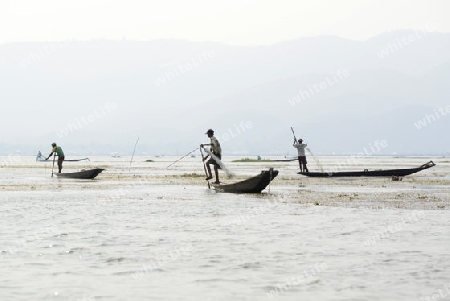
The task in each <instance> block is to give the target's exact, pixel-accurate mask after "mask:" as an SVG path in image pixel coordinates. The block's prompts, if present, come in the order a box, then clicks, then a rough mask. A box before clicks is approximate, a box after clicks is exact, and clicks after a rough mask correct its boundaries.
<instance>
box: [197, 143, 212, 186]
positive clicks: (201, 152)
mask: <svg viewBox="0 0 450 301" xmlns="http://www.w3.org/2000/svg"><path fill="white" fill-rule="evenodd" d="M200 154H201V155H202V162H203V169H204V170H205V175H206V178H209V175H208V171H207V170H206V165H205V156H204V155H203V151H202V148H201V147H200ZM207 181H208V189H211V185H210V184H209V180H207Z"/></svg>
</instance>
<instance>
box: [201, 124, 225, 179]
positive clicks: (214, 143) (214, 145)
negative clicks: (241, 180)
mask: <svg viewBox="0 0 450 301" xmlns="http://www.w3.org/2000/svg"><path fill="white" fill-rule="evenodd" d="M205 134H206V135H208V137H209V139H211V143H210V144H200V147H204V146H210V147H211V153H212V154H213V155H214V157H217V159H219V160H220V159H222V149H221V148H220V143H219V140H217V138H216V137H214V131H213V130H212V129H209V130H208V131H207V132H206V133H205ZM208 157H209V154H208V156H206V158H205V160H206V159H208ZM210 164H212V165H214V173H215V175H216V181H215V182H214V184H220V181H219V168H220V165H219V163H218V162H216V160H214V158H213V157H211V158H209V160H208V161H207V162H206V168H207V169H208V177H207V178H206V180H211V179H212V175H211V167H210V166H209V165H210Z"/></svg>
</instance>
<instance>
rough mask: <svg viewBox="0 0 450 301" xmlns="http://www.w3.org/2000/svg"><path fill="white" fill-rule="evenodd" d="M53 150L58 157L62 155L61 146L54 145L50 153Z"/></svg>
mask: <svg viewBox="0 0 450 301" xmlns="http://www.w3.org/2000/svg"><path fill="white" fill-rule="evenodd" d="M54 152H56V154H57V155H58V157H64V152H63V150H62V148H61V146H55V147H54V148H53V149H52V153H54Z"/></svg>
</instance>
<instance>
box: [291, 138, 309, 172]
mask: <svg viewBox="0 0 450 301" xmlns="http://www.w3.org/2000/svg"><path fill="white" fill-rule="evenodd" d="M306 146H307V144H305V143H303V139H301V138H300V139H298V143H297V141H296V140H295V139H294V145H293V147H295V148H296V149H297V151H298V164H299V165H300V172H308V168H307V167H306V163H307V162H306V154H305V148H306Z"/></svg>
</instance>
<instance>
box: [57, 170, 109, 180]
mask: <svg viewBox="0 0 450 301" xmlns="http://www.w3.org/2000/svg"><path fill="white" fill-rule="evenodd" d="M102 171H104V169H102V168H94V169H86V170H81V171H78V172H65V173H56V174H55V175H56V176H57V177H58V178H70V179H93V178H95V177H96V176H98V175H99V174H100V173H101V172H102Z"/></svg>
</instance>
